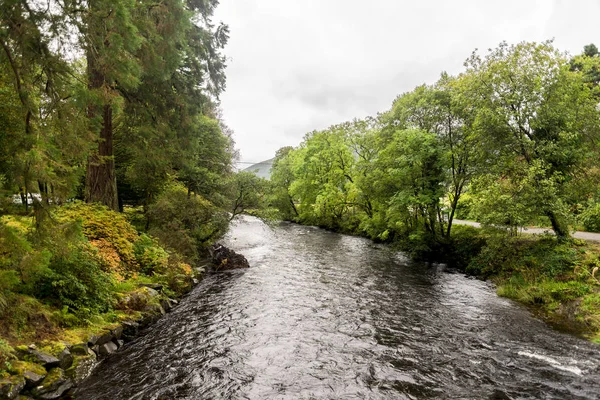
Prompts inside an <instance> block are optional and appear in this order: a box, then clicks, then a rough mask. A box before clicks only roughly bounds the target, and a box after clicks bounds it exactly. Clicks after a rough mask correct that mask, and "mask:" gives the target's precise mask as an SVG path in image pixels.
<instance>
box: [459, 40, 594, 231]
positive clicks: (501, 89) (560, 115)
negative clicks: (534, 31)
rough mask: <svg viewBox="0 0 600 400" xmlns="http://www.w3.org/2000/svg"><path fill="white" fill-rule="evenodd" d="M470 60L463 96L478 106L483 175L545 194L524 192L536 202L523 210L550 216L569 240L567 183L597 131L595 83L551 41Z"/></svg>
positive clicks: (507, 48) (504, 46)
mask: <svg viewBox="0 0 600 400" xmlns="http://www.w3.org/2000/svg"><path fill="white" fill-rule="evenodd" d="M466 65H467V72H466V73H465V74H466V75H470V76H471V79H468V81H465V85H467V86H468V88H464V89H465V90H464V91H463V96H465V97H464V99H465V101H468V102H469V103H470V104H477V108H476V109H474V110H473V112H474V113H475V117H474V125H475V127H476V129H477V134H478V136H479V137H480V140H481V146H480V147H481V150H483V151H484V153H485V154H484V168H485V169H486V172H485V173H486V174H494V175H495V176H496V177H497V179H505V180H511V181H512V182H513V184H511V185H510V186H511V187H512V186H515V185H516V186H523V185H533V191H534V192H537V193H544V195H545V196H546V198H545V199H544V201H539V200H540V199H539V198H535V197H527V198H528V199H530V200H531V201H532V203H530V204H527V206H526V208H527V209H530V210H533V213H534V214H537V215H544V216H547V217H548V218H549V220H550V223H551V224H552V228H553V229H554V231H555V233H556V234H557V236H558V237H559V238H560V239H564V238H567V237H568V236H569V231H568V226H567V224H566V219H565V215H564V213H563V212H561V210H564V209H565V207H564V204H563V203H564V201H563V199H564V195H565V193H564V189H565V184H566V182H568V181H569V180H570V179H572V178H573V176H574V175H575V174H577V173H578V170H579V167H580V166H582V165H583V164H582V163H583V162H584V160H585V155H586V151H585V146H586V143H589V141H590V139H592V138H593V137H595V136H596V132H597V131H596V128H595V126H596V125H597V122H596V121H597V111H596V101H595V100H594V97H593V96H592V95H591V94H592V92H591V89H590V87H589V86H587V85H585V84H584V82H583V79H582V75H581V74H580V73H577V72H573V71H570V68H569V65H568V63H567V61H566V59H565V57H564V56H563V55H561V54H560V53H559V52H558V51H557V50H556V49H554V47H553V46H552V43H551V42H544V43H541V44H536V43H519V44H518V45H512V46H509V45H508V44H506V43H502V44H500V46H499V47H498V48H496V49H494V50H492V51H491V52H490V53H489V54H488V55H487V56H486V57H484V58H481V57H480V56H478V55H477V54H476V53H474V54H473V55H472V57H471V58H470V59H468V60H467V62H466ZM521 171H533V172H532V173H533V174H534V176H535V177H536V178H535V179H531V174H529V173H526V174H522V173H520V172H521Z"/></svg>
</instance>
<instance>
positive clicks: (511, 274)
mask: <svg viewBox="0 0 600 400" xmlns="http://www.w3.org/2000/svg"><path fill="white" fill-rule="evenodd" d="M599 254H600V244H597V243H584V242H581V241H574V242H571V243H567V244H559V243H557V242H556V241H554V242H553V241H551V240H549V239H548V238H542V239H538V240H533V241H532V240H530V239H529V243H527V244H525V245H523V246H522V247H521V248H520V251H518V252H516V253H513V256H512V257H511V259H510V261H509V263H508V264H509V268H505V269H503V270H501V271H499V272H498V273H497V274H496V275H495V276H494V277H493V280H494V281H495V282H496V283H497V285H498V295H500V296H503V297H507V298H510V299H513V300H516V301H518V302H520V303H523V304H525V305H527V306H530V307H532V308H533V309H534V310H535V311H536V313H537V314H538V315H540V316H541V317H542V318H543V319H545V320H546V321H548V322H549V323H551V324H552V325H554V326H556V327H558V328H561V329H565V330H568V331H570V332H572V333H576V334H580V335H583V336H585V337H586V338H588V339H590V340H592V341H594V342H598V343H600V281H599V280H598V276H593V271H594V268H596V267H597V266H598V265H599V261H598V256H599Z"/></svg>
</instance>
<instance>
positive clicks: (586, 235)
mask: <svg viewBox="0 0 600 400" xmlns="http://www.w3.org/2000/svg"><path fill="white" fill-rule="evenodd" d="M453 223H454V224H457V225H469V226H474V227H476V228H479V227H481V224H480V223H479V222H474V221H465V220H462V219H455V220H454V221H453ZM520 232H525V233H534V234H538V235H539V234H542V233H545V232H548V233H552V234H553V233H554V232H553V231H552V229H550V228H521V229H520ZM573 237H574V238H577V239H583V240H589V241H592V242H600V233H592V232H575V233H574V234H573Z"/></svg>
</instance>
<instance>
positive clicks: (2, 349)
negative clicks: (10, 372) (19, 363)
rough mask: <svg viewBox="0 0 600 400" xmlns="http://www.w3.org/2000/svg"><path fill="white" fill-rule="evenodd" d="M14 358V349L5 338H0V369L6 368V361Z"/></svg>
mask: <svg viewBox="0 0 600 400" xmlns="http://www.w3.org/2000/svg"><path fill="white" fill-rule="evenodd" d="M15 359H16V357H15V350H14V349H13V348H12V347H11V346H10V345H9V344H8V342H7V341H6V340H4V339H0V371H2V370H3V369H8V368H7V367H8V365H7V363H9V362H10V361H11V360H15ZM0 378H2V376H1V375H0Z"/></svg>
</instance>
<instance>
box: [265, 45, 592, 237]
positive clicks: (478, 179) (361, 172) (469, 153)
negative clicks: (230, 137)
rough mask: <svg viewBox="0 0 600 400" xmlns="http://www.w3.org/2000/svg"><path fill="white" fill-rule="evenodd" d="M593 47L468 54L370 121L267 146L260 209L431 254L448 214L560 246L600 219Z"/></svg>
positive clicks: (447, 232)
mask: <svg viewBox="0 0 600 400" xmlns="http://www.w3.org/2000/svg"><path fill="white" fill-rule="evenodd" d="M599 71H600V55H599V53H598V49H597V48H596V46H594V45H589V46H586V47H585V49H584V52H583V53H582V54H580V55H577V56H575V57H569V56H568V55H567V54H565V53H562V52H560V51H559V50H557V49H556V48H555V47H554V45H553V43H552V42H551V41H547V42H543V43H528V42H522V43H518V44H515V45H509V44H507V43H501V44H500V45H499V46H498V47H497V48H495V49H490V50H489V51H488V52H487V53H485V54H483V55H482V54H480V53H479V52H477V51H475V52H473V54H472V55H471V56H470V57H469V58H468V59H467V60H466V61H465V63H464V70H463V71H462V72H461V73H460V74H458V75H456V76H451V75H449V74H447V73H442V74H441V76H440V78H439V80H438V81H437V82H435V83H433V84H429V85H421V86H418V87H416V88H415V89H414V90H412V91H410V92H407V93H403V94H401V95H400V96H398V97H397V98H396V99H395V100H394V102H393V104H392V107H391V109H390V110H388V111H386V112H383V113H380V114H379V115H377V116H376V117H370V118H366V119H364V120H354V121H352V122H346V123H342V124H339V125H334V126H332V127H330V128H328V129H325V130H322V131H313V132H311V133H308V134H307V135H306V136H305V137H304V140H303V142H302V143H301V144H300V145H299V146H297V147H295V148H292V147H286V148H282V149H280V150H279V151H278V153H277V157H276V159H275V161H274V165H273V169H272V177H271V181H272V183H271V197H270V202H271V205H273V206H275V207H277V208H278V209H279V210H280V212H281V213H282V215H283V216H284V218H286V219H290V220H295V221H298V222H302V223H307V224H315V225H319V226H324V227H326V228H329V229H334V230H342V231H346V232H353V233H357V234H362V235H366V236H368V237H371V238H373V239H378V240H394V239H400V240H404V241H409V242H411V243H413V245H414V246H425V247H429V248H432V247H436V244H440V243H447V242H448V241H449V240H450V236H451V232H452V226H453V221H454V219H455V218H457V217H462V218H473V219H476V220H478V221H480V222H483V223H485V224H488V225H495V226H503V227H506V228H507V230H508V232H513V233H514V232H516V229H517V227H520V226H525V225H528V224H541V225H547V226H551V227H552V229H553V230H554V232H555V233H556V235H557V237H558V238H559V240H567V239H568V238H569V236H570V233H569V232H570V229H571V227H573V226H577V224H580V222H578V221H580V220H581V217H582V216H587V217H588V220H589V221H595V220H600V218H599V217H600V213H598V211H594V210H598V209H599V208H598V206H597V204H598V200H599V195H600V191H599V190H598V187H599V186H598V182H599V178H600V174H599V169H598V162H599V160H600V157H599V153H598V147H597V146H598V140H599V138H600V125H599V124H600V118H599V116H600V115H599V112H600V108H599V100H600V92H599V88H598V83H599V78H600V76H599Z"/></svg>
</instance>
